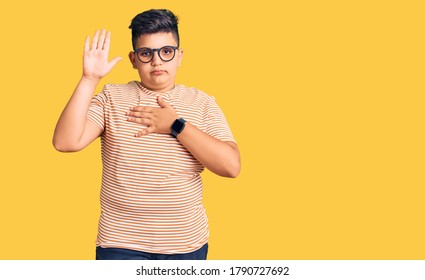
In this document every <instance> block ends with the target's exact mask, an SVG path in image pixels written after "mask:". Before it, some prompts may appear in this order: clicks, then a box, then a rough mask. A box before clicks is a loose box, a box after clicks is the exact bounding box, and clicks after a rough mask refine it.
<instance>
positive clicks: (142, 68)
mask: <svg viewBox="0 0 425 280" xmlns="http://www.w3.org/2000/svg"><path fill="white" fill-rule="evenodd" d="M164 46H173V47H177V42H176V40H175V38H174V36H173V34H172V33H171V32H167V33H165V32H161V33H154V34H145V35H142V36H140V37H139V39H138V40H137V44H136V49H139V48H150V49H160V48H162V47H164ZM139 55H140V54H139ZM128 56H129V58H130V61H131V64H132V65H133V67H134V68H136V69H137V70H138V72H139V76H140V79H141V83H142V85H143V86H144V87H146V88H147V89H149V90H152V91H157V92H165V91H169V90H171V89H173V88H174V81H175V78H176V74H177V68H178V67H179V66H180V64H181V61H182V58H183V50H182V49H176V50H175V56H174V58H173V59H172V60H171V61H167V62H165V61H163V60H162V59H161V58H160V57H159V55H158V52H157V51H154V52H153V58H152V60H151V61H150V62H148V63H143V62H142V61H140V60H139V58H138V57H137V55H136V54H135V52H133V51H132V52H130V53H129V55H128ZM163 56H165V55H163Z"/></svg>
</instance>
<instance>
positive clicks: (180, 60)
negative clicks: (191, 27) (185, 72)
mask: <svg viewBox="0 0 425 280" xmlns="http://www.w3.org/2000/svg"><path fill="white" fill-rule="evenodd" d="M183 54H184V51H183V49H179V62H178V63H177V66H180V65H181V64H182V60H183Z"/></svg>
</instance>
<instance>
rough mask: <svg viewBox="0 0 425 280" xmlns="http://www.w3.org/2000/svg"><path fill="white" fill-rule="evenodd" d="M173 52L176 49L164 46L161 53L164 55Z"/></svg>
mask: <svg viewBox="0 0 425 280" xmlns="http://www.w3.org/2000/svg"><path fill="white" fill-rule="evenodd" d="M173 52H174V49H173V48H170V47H164V48H162V49H161V54H163V55H171V54H173Z"/></svg>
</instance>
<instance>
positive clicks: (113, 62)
mask: <svg viewBox="0 0 425 280" xmlns="http://www.w3.org/2000/svg"><path fill="white" fill-rule="evenodd" d="M121 60H122V57H120V56H117V57H115V58H114V59H112V60H111V61H110V62H109V65H110V66H111V69H112V68H113V67H114V66H115V65H116V64H117V63H118V62H120V61H121Z"/></svg>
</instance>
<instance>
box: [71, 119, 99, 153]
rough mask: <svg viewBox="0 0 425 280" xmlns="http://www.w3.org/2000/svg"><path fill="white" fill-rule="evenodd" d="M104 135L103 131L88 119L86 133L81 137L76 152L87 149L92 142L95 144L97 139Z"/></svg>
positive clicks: (85, 127) (85, 126)
mask: <svg viewBox="0 0 425 280" xmlns="http://www.w3.org/2000/svg"><path fill="white" fill-rule="evenodd" d="M102 133H103V129H102V128H100V126H99V125H97V124H96V123H94V122H93V121H91V120H90V119H86V123H85V125H84V131H83V134H82V135H81V138H80V141H79V142H78V147H76V148H77V149H76V151H80V150H82V149H84V148H85V147H87V146H88V145H89V144H90V143H91V142H93V141H94V140H95V139H96V138H97V137H99V136H100V135H101V134H102Z"/></svg>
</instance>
